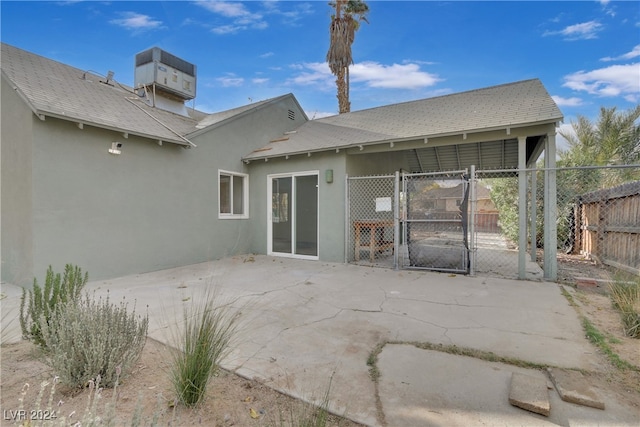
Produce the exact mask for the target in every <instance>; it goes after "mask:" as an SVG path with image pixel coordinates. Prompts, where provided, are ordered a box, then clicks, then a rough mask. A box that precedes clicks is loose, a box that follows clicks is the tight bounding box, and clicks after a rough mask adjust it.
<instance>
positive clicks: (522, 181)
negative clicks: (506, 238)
mask: <svg viewBox="0 0 640 427" xmlns="http://www.w3.org/2000/svg"><path fill="white" fill-rule="evenodd" d="M526 155H527V137H526V136H519V137H518V279H521V280H522V279H526V278H527V268H526V265H527V171H526V169H527V164H526V162H527V160H526V159H527V158H526ZM545 157H546V156H545ZM545 209H546V208H545Z"/></svg>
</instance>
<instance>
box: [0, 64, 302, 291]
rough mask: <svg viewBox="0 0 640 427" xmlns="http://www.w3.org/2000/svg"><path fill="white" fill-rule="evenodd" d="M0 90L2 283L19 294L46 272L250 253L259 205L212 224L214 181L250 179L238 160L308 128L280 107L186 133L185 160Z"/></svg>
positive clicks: (173, 148)
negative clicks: (114, 150)
mask: <svg viewBox="0 0 640 427" xmlns="http://www.w3.org/2000/svg"><path fill="white" fill-rule="evenodd" d="M2 85H3V87H2V177H1V179H2V205H1V206H2V280H3V281H10V282H13V283H18V284H22V285H24V284H29V283H31V282H32V280H33V278H34V276H35V277H37V278H39V280H41V278H43V277H44V273H45V271H46V269H47V267H48V266H49V265H52V266H53V267H54V270H56V271H61V270H62V269H63V267H64V265H65V264H66V263H72V264H75V265H78V266H81V267H82V268H83V269H84V270H86V271H88V272H89V273H90V276H91V278H92V279H103V278H110V277H117V276H122V275H127V274H134V273H141V272H146V271H154V270H159V269H164V268H170V267H176V266H181V265H188V264H193V263H198V262H203V261H207V260H211V259H216V258H221V257H224V256H229V255H234V254H238V253H248V252H251V251H252V250H254V247H258V246H259V245H256V244H255V243H254V239H255V235H256V234H259V233H257V232H256V226H255V225H253V223H254V222H256V217H255V215H254V213H253V211H254V210H256V209H257V208H258V206H254V203H253V201H252V202H250V204H249V208H250V215H249V218H248V219H219V218H218V171H219V170H225V171H231V172H237V173H247V172H248V170H247V165H245V164H244V163H243V162H242V160H241V159H242V155H244V154H246V153H247V152H250V151H252V150H254V149H257V148H259V147H261V146H263V145H264V144H265V142H266V141H269V140H270V139H272V138H274V137H276V136H278V135H281V134H282V133H283V132H286V131H288V130H291V129H293V128H295V127H296V126H299V125H300V124H301V123H302V122H304V121H305V120H306V116H305V115H304V112H303V111H301V110H300V108H299V106H298V104H297V102H296V101H295V98H294V97H293V96H284V97H280V98H277V99H276V100H274V101H272V102H269V103H263V104H260V105H259V107H257V108H255V109H254V110H251V109H248V110H247V111H245V112H244V113H242V114H238V115H236V116H233V117H231V118H229V119H226V120H224V121H222V122H221V123H218V124H216V125H215V126H211V127H210V128H206V129H204V130H199V131H196V132H194V133H193V136H192V137H191V141H192V142H193V143H195V144H196V145H197V148H192V149H184V148H182V147H181V146H179V145H176V144H171V143H164V144H162V145H159V144H158V143H157V141H155V140H152V139H149V138H142V137H138V136H135V135H127V137H126V138H125V137H124V134H123V133H121V132H116V131H112V130H106V129H101V128H98V127H93V126H83V127H82V128H80V127H79V126H78V125H77V123H75V122H74V121H67V120H61V119H58V118H53V117H45V119H44V120H41V119H40V118H39V117H38V115H36V114H34V113H33V112H32V111H31V109H30V108H28V106H27V105H26V104H25V102H24V100H22V99H21V98H20V97H19V96H17V94H16V91H15V90H12V89H13V88H12V86H11V85H10V82H8V81H7V80H6V79H5V78H4V76H3V79H2ZM290 111H294V112H295V114H294V117H295V118H294V119H291V118H290V114H289V112H290ZM112 142H119V143H122V148H121V152H122V154H119V155H113V154H110V153H109V152H108V149H109V148H110V147H111V144H112ZM252 181H253V179H251V178H250V180H249V185H250V187H249V188H250V189H252V188H254V187H256V186H258V185H259V184H254V183H253V182H252ZM263 210H264V208H263ZM262 252H264V251H262Z"/></svg>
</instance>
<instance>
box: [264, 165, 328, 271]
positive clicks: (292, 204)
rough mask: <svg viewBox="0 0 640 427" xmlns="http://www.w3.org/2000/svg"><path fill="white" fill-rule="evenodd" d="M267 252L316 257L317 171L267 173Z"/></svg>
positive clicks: (297, 256)
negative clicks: (280, 173)
mask: <svg viewBox="0 0 640 427" xmlns="http://www.w3.org/2000/svg"><path fill="white" fill-rule="evenodd" d="M267 179H268V182H269V195H268V203H269V224H268V239H269V248H268V253H269V254H270V255H282V256H291V257H296V258H311V259H318V172H300V173H295V174H282V175H269V176H268V178H267Z"/></svg>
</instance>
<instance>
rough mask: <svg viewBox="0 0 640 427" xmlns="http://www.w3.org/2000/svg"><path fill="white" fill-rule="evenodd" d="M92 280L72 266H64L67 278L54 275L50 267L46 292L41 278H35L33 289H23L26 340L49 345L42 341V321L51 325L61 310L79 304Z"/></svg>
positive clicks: (22, 300)
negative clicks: (78, 301) (62, 306)
mask: <svg viewBox="0 0 640 427" xmlns="http://www.w3.org/2000/svg"><path fill="white" fill-rule="evenodd" d="M87 280H89V274H88V273H85V274H84V275H82V270H81V269H80V268H79V267H77V266H73V265H71V264H67V265H66V266H65V267H64V275H62V276H61V275H60V273H57V274H54V273H53V268H52V267H51V266H49V268H48V269H47V274H46V277H45V280H44V289H43V288H41V287H40V285H39V284H38V280H37V279H35V278H34V279H33V290H29V291H27V290H26V289H23V290H22V297H21V298H20V328H21V329H22V337H23V338H24V339H27V340H30V341H33V342H34V343H36V344H38V345H39V346H45V343H44V340H43V339H42V332H41V326H40V325H41V323H42V322H41V320H42V319H44V322H45V323H47V324H48V323H49V321H50V320H51V316H52V315H53V313H55V311H56V309H57V307H59V306H61V305H63V304H65V303H67V302H68V301H72V302H76V301H77V300H78V299H79V298H80V293H81V292H82V289H83V288H84V286H85V285H86V284H87ZM27 296H28V298H27Z"/></svg>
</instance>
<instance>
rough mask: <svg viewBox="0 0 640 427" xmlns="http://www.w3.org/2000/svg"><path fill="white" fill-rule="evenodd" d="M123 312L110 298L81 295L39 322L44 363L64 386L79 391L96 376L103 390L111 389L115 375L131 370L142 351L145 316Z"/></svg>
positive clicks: (120, 305) (145, 334) (145, 333)
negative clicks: (45, 356) (45, 355)
mask: <svg viewBox="0 0 640 427" xmlns="http://www.w3.org/2000/svg"><path fill="white" fill-rule="evenodd" d="M127 308H128V307H127V304H126V303H125V302H124V300H123V301H121V302H120V304H118V305H116V304H112V303H111V302H110V300H109V296H108V295H107V297H106V298H98V299H97V300H96V299H92V298H90V297H89V295H85V296H84V297H83V298H80V299H79V300H78V301H77V302H75V301H67V302H66V303H65V304H64V305H63V306H61V307H60V309H59V310H56V311H55V312H54V313H53V314H52V316H51V319H50V321H49V322H45V321H44V320H43V321H42V322H41V328H42V338H43V340H44V342H45V346H46V348H47V361H48V362H49V364H50V365H51V367H52V368H53V369H54V371H55V372H56V373H57V374H58V375H59V376H60V381H61V383H62V384H64V385H67V386H69V387H83V386H85V385H86V384H88V383H89V381H90V380H91V379H92V378H96V377H98V376H100V378H101V381H102V384H103V385H104V386H105V387H113V385H114V384H115V380H116V377H117V374H118V373H120V372H121V373H122V375H123V376H125V375H126V374H127V373H128V372H129V371H130V369H131V368H132V367H133V365H134V364H135V362H136V361H137V360H138V358H139V357H140V354H141V353H142V349H143V347H144V344H145V341H146V336H147V330H148V326H149V318H148V315H146V316H144V317H143V316H140V315H136V314H135V307H134V310H133V311H132V312H131V313H129V312H127Z"/></svg>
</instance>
